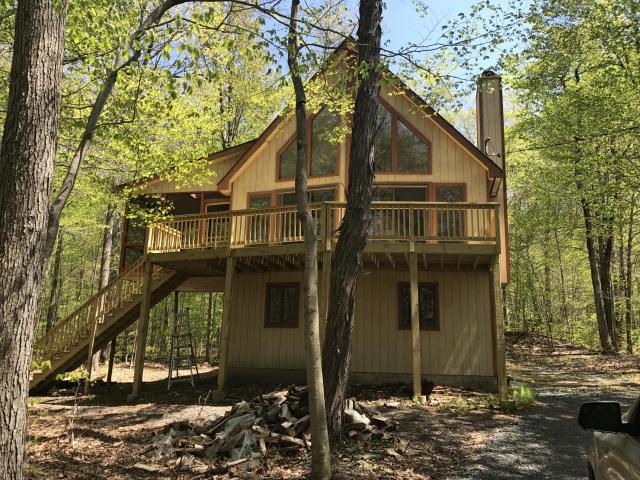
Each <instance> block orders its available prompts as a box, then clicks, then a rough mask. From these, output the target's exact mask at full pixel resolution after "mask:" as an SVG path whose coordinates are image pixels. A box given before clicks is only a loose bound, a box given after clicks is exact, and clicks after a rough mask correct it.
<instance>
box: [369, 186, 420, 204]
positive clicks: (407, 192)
mask: <svg viewBox="0 0 640 480" xmlns="http://www.w3.org/2000/svg"><path fill="white" fill-rule="evenodd" d="M427 198H429V190H428V187H387V186H374V188H373V191H372V192H371V200H372V201H374V202H426V201H427Z"/></svg>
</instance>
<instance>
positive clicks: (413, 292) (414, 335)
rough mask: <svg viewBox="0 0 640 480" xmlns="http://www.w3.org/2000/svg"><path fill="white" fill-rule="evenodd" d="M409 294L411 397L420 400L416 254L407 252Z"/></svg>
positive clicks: (420, 368)
mask: <svg viewBox="0 0 640 480" xmlns="http://www.w3.org/2000/svg"><path fill="white" fill-rule="evenodd" d="M409 282H410V283H409V292H410V293H409V295H410V299H411V345H412V355H411V359H412V373H413V398H414V399H418V400H420V397H421V396H422V358H421V353H422V351H421V342H420V308H419V302H420V299H419V295H418V254H417V253H416V252H415V251H413V252H410V253H409Z"/></svg>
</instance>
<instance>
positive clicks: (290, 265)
mask: <svg viewBox="0 0 640 480" xmlns="http://www.w3.org/2000/svg"><path fill="white" fill-rule="evenodd" d="M345 207H346V205H345V204H344V203H341V202H326V203H322V204H315V205H313V206H312V215H313V217H314V218H315V219H316V222H317V226H318V228H317V230H318V247H319V248H318V250H319V252H321V253H322V252H328V251H332V250H333V249H334V248H335V245H336V242H337V241H338V236H339V229H338V227H339V225H340V221H341V220H342V217H343V215H344V212H345ZM498 208H499V205H498V204H497V203H441V202H416V203H400V202H384V203H382V202H380V203H378V202H376V203H374V204H373V205H372V208H371V217H372V220H371V226H370V228H369V240H368V243H367V246H366V249H365V258H364V261H365V266H367V267H369V268H381V267H382V268H386V267H388V268H397V267H400V268H402V266H403V265H404V266H407V268H408V260H407V256H408V254H409V253H412V252H415V253H417V254H418V256H419V258H420V265H421V267H423V268H425V269H427V268H439V269H446V268H457V269H461V268H472V269H475V268H477V266H478V265H492V262H493V256H495V255H496V254H498V253H499V252H500V236H499V235H497V234H496V232H499V225H498V218H499V217H498ZM146 253H147V256H148V257H149V259H150V260H151V261H152V262H153V263H154V264H159V265H162V266H164V267H166V268H171V269H174V270H178V271H183V272H187V273H190V274H192V275H224V273H225V258H227V257H234V258H236V259H237V261H236V268H239V269H241V270H242V269H244V270H246V271H268V270H297V269H302V268H303V263H302V258H303V255H304V245H303V233H302V228H301V225H300V222H298V220H297V209H296V207H293V206H291V207H276V208H267V209H260V210H234V211H230V212H224V213H212V214H197V215H183V216H176V217H170V218H167V219H163V220H160V221H158V222H155V223H153V224H152V225H150V227H149V228H148V232H147V239H146Z"/></svg>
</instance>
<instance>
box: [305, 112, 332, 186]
mask: <svg viewBox="0 0 640 480" xmlns="http://www.w3.org/2000/svg"><path fill="white" fill-rule="evenodd" d="M339 126H340V117H339V116H338V115H336V114H335V113H333V112H331V111H329V109H327V108H323V109H322V110H320V111H319V112H318V114H317V115H316V116H315V117H313V123H312V125H311V168H310V169H309V171H310V174H309V175H310V176H312V177H316V176H323V175H335V174H337V173H338V168H337V166H338V151H339V150H338V143H336V142H335V140H332V139H333V138H334V137H335V135H336V131H337V129H338V127H339Z"/></svg>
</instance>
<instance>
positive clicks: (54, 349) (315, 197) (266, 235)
mask: <svg viewBox="0 0 640 480" xmlns="http://www.w3.org/2000/svg"><path fill="white" fill-rule="evenodd" d="M477 87H478V90H477V112H478V114H477V124H478V125H477V126H478V138H477V143H476V144H473V143H472V142H470V141H469V140H468V139H467V138H465V137H464V136H463V135H462V134H461V133H460V132H459V131H457V130H456V129H455V128H454V127H453V126H452V125H451V124H450V123H448V122H447V121H446V120H445V119H444V118H443V117H441V116H439V115H438V114H437V113H436V112H434V111H433V110H432V109H431V108H429V107H428V106H427V105H425V103H424V101H423V100H422V99H421V98H419V97H418V96H417V95H416V94H415V93H413V92H412V91H411V90H410V89H408V88H407V87H406V86H404V85H403V84H402V83H401V82H400V81H399V80H396V81H395V82H390V83H388V84H385V85H384V86H383V88H382V91H381V94H380V101H381V104H380V112H379V121H380V125H381V126H380V129H379V132H378V134H377V137H376V141H375V162H376V176H375V185H374V197H375V202H374V204H373V205H372V208H371V215H372V224H371V228H370V232H369V241H368V244H367V246H366V250H365V256H364V262H365V264H364V271H363V273H362V275H361V276H360V277H359V280H358V289H357V301H356V309H355V311H356V324H355V332H354V344H353V358H352V367H351V380H352V381H353V382H354V383H359V382H365V383H387V382H410V381H411V380H412V378H413V380H414V381H415V380H416V379H429V380H432V381H433V382H435V383H436V384H449V385H460V386H475V387H485V388H489V389H494V390H495V389H498V388H499V387H500V390H501V393H504V391H505V389H506V380H505V360H504V326H503V317H502V311H503V310H502V291H501V287H502V286H503V285H505V284H506V283H507V282H508V278H509V265H508V248H507V222H506V211H505V210H506V205H505V201H506V195H505V180H504V140H503V114H502V92H501V80H500V77H498V76H496V75H494V74H493V73H492V72H484V73H483V74H482V75H481V76H480V77H479V78H478V81H477ZM340 121H341V119H340V118H339V117H337V116H336V115H334V114H332V113H331V112H330V111H329V110H328V109H326V108H322V109H320V110H319V111H317V112H313V115H312V116H311V117H310V119H309V127H310V142H309V143H310V149H309V167H308V171H309V181H308V185H309V190H310V192H309V197H310V199H311V201H312V202H313V214H314V216H315V217H316V219H317V222H318V241H319V245H320V248H319V251H320V253H319V265H320V272H321V278H320V281H319V283H320V285H319V287H320V288H319V291H320V314H321V322H323V321H324V320H325V318H326V312H327V305H328V302H330V301H331V299H329V298H327V290H328V279H329V275H330V272H331V256H332V251H333V250H334V248H335V244H336V240H337V237H338V234H339V233H338V230H337V227H338V226H339V223H340V219H341V216H342V215H343V212H344V208H345V199H346V197H345V192H346V185H347V179H348V174H347V172H348V169H349V138H348V137H347V138H346V139H345V141H343V142H341V143H339V144H338V143H332V142H327V141H324V140H323V137H324V135H323V134H324V133H325V132H326V130H327V129H331V128H333V127H334V126H335V124H336V122H340ZM294 136H295V121H294V114H293V113H291V114H288V115H286V116H281V117H278V118H276V119H275V120H274V121H273V123H272V124H271V125H269V127H268V128H267V129H266V130H265V131H264V132H263V133H262V135H260V137H259V138H257V139H255V140H253V141H250V142H247V143H244V144H242V145H237V146H235V147H232V148H229V149H226V150H224V151H221V152H217V153H214V154H212V155H211V156H210V157H209V165H210V168H211V170H213V171H215V177H214V178H213V179H212V180H210V181H209V182H208V183H206V184H204V185H202V184H199V183H197V182H194V185H192V186H190V185H188V184H184V182H182V183H181V184H180V185H178V184H176V183H175V182H172V181H170V180H166V179H162V178H157V179H153V180H150V181H147V182H146V183H144V184H143V185H141V188H140V189H141V193H144V194H161V195H162V196H163V198H164V199H165V200H166V202H170V203H171V204H172V205H173V211H172V216H171V217H168V218H164V219H163V220H161V221H158V222H155V223H152V224H151V225H148V226H147V227H146V228H145V227H144V226H140V225H137V224H136V223H135V222H133V221H126V220H125V225H124V227H123V232H124V234H123V241H122V255H121V266H122V271H121V274H120V276H119V277H118V278H117V279H116V280H114V281H113V282H112V283H111V284H110V285H109V286H108V287H107V288H105V289H104V290H103V291H102V292H99V293H98V294H97V295H96V296H95V297H93V298H92V299H90V300H89V301H88V302H87V303H86V304H85V305H83V306H82V307H81V308H80V309H78V310H77V311H76V312H74V313H73V314H72V315H70V316H69V317H68V318H67V319H65V320H64V321H61V322H60V323H59V324H58V325H57V326H56V327H55V328H54V329H53V330H51V331H50V332H49V333H48V334H47V335H45V336H44V337H42V338H40V339H38V340H37V342H36V345H35V351H34V357H35V358H36V359H40V360H44V359H50V360H51V361H52V367H51V370H47V371H45V372H41V373H36V374H34V376H33V380H32V382H31V386H32V387H42V386H44V385H46V384H47V383H48V382H50V381H51V379H52V377H53V375H54V374H55V373H57V372H60V371H64V370H68V369H71V368H74V367H75V366H77V365H79V364H80V363H81V362H83V361H85V360H86V359H87V357H88V355H90V352H93V351H96V350H97V349H99V348H101V347H102V346H103V345H104V344H105V343H106V342H108V341H109V340H111V339H112V338H114V336H115V335H117V334H118V333H119V332H121V331H123V330H124V329H125V328H126V327H127V326H128V325H130V324H131V323H133V322H134V321H135V320H136V319H138V318H140V321H139V322H138V337H137V338H138V340H139V341H138V345H137V352H138V354H137V356H136V370H135V381H134V392H133V393H134V394H138V393H139V392H140V389H141V383H142V382H141V380H142V368H143V358H144V342H145V338H146V330H147V323H148V318H149V309H150V307H151V306H153V305H154V304H155V303H157V302H158V301H159V300H160V299H162V298H163V297H164V296H166V295H168V294H169V293H171V292H172V291H174V290H183V291H216V292H224V309H223V319H222V326H221V346H220V360H219V374H218V383H219V387H220V388H224V387H225V385H226V384H228V383H231V382H243V381H251V380H256V379H259V380H265V379H271V380H273V381H276V382H278V383H285V382H293V381H297V382H303V381H304V379H305V376H304V368H305V359H304V341H303V322H302V315H303V312H302V300H301V283H302V278H303V273H302V270H303V268H304V265H303V258H304V255H303V244H302V230H301V228H300V225H299V223H298V221H297V219H296V206H295V198H294V179H293V177H294V169H295V142H294ZM412 286H414V287H415V288H416V290H414V291H417V296H418V299H419V309H418V315H417V318H412V314H411V308H410V305H411V290H412V288H411V287H412ZM414 295H415V294H414ZM412 322H413V324H414V328H413V329H412ZM417 327H419V328H417ZM414 347H415V348H414Z"/></svg>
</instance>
